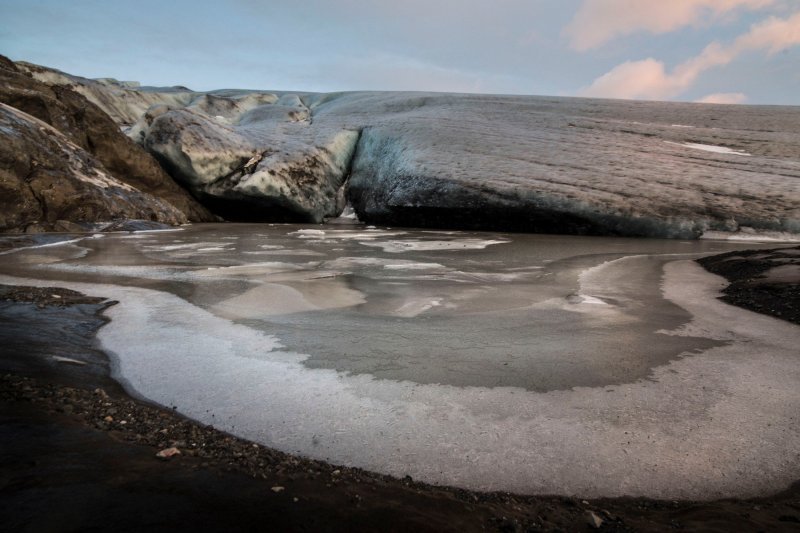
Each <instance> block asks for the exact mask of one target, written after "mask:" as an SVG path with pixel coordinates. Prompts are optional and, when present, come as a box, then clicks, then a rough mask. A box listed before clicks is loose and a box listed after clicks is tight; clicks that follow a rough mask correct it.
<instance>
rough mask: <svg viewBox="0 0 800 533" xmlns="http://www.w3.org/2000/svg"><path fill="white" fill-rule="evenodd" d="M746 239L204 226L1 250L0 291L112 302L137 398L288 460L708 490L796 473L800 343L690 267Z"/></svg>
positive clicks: (462, 479)
mask: <svg viewBox="0 0 800 533" xmlns="http://www.w3.org/2000/svg"><path fill="white" fill-rule="evenodd" d="M754 246H756V245H754V244H752V243H748V244H742V243H726V242H720V241H663V240H641V239H639V240H635V239H616V238H596V237H594V238H591V237H561V236H541V235H521V234H514V235H512V234H485V233H464V232H436V231H412V230H404V229H377V228H375V229H369V228H363V227H344V226H338V227H337V226H313V227H303V226H285V225H275V226H265V225H228V224H226V225H198V226H194V227H191V228H187V229H184V230H182V231H175V232H163V233H143V234H118V235H107V236H104V237H102V238H95V239H91V238H90V239H84V240H82V241H78V242H73V243H70V244H66V245H63V246H50V247H47V248H33V249H28V250H23V251H19V252H16V253H12V254H6V255H4V256H0V265H1V267H0V270H2V273H3V274H6V275H7V276H3V277H2V278H0V281H2V282H5V283H12V282H13V283H33V282H31V279H36V280H38V281H36V282H35V283H37V284H43V285H54V284H55V285H61V286H66V287H70V288H74V289H78V290H81V291H83V292H86V293H89V294H93V295H103V296H107V297H110V298H114V299H117V300H120V302H121V304H120V305H118V306H115V307H113V308H111V309H110V311H108V315H109V316H110V317H111V318H112V322H111V323H110V324H109V325H107V326H105V327H104V328H103V329H102V330H101V331H100V335H99V338H100V341H101V343H102V344H103V347H104V348H105V349H106V350H108V351H109V352H111V354H112V355H113V357H114V359H115V366H116V372H117V374H118V376H117V377H118V378H120V379H121V380H122V381H123V382H124V383H125V384H126V386H127V387H128V389H129V390H130V391H131V392H132V393H134V394H138V395H141V396H143V397H146V398H148V399H151V400H153V401H156V402H158V403H161V404H163V405H166V406H176V407H177V408H178V410H179V411H180V412H182V413H184V414H186V415H187V416H190V417H192V418H195V419H198V420H201V421H203V422H206V423H211V424H213V425H215V426H217V427H219V428H220V429H223V430H227V431H231V432H232V433H236V434H238V435H241V436H244V437H247V438H250V439H253V440H255V441H258V442H262V443H264V444H267V445H270V446H274V447H276V448H279V449H281V450H285V451H290V452H298V453H301V454H303V455H308V456H312V457H316V458H322V459H328V460H331V461H333V462H335V463H342V464H348V465H353V466H361V467H364V468H368V469H370V470H375V471H380V472H385V473H390V474H394V475H398V476H404V475H411V476H413V477H414V478H417V479H421V480H425V481H429V482H434V483H445V484H452V485H458V486H464V487H469V488H476V489H485V490H511V491H517V492H526V493H559V494H576V495H581V496H587V497H588V496H615V495H623V494H633V495H647V496H655V497H664V498H678V497H691V498H713V497H719V496H746V495H754V494H763V493H767V492H774V491H777V490H780V489H781V488H784V487H785V486H786V485H788V484H789V483H790V482H792V481H795V480H796V479H798V478H800V461H798V458H799V457H800V423H798V421H797V415H796V413H797V412H800V405H799V404H800V398H798V395H797V393H796V391H797V390H798V385H800V365H798V355H797V350H796V346H797V345H798V341H800V328H798V327H797V326H793V325H791V324H788V323H784V322H781V321H778V320H775V319H772V318H768V317H763V316H760V315H756V314H753V313H750V312H747V311H743V310H740V309H736V308H733V307H730V306H728V305H726V304H723V303H721V302H718V301H716V300H715V299H714V295H715V292H716V290H717V289H718V288H719V287H720V286H723V285H724V283H721V282H720V280H719V278H716V277H714V276H711V275H709V274H707V273H705V272H704V271H703V270H702V269H700V267H698V266H696V265H695V264H694V263H692V262H690V261H687V260H688V259H691V258H695V257H698V256H699V255H700V254H704V253H713V252H722V251H729V250H734V249H737V248H741V249H743V248H752V247H754ZM772 246H774V243H773V244H772ZM9 276H14V278H11V277H9ZM20 278H28V279H25V280H21V279H20Z"/></svg>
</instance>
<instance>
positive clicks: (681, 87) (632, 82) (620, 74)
mask: <svg viewBox="0 0 800 533" xmlns="http://www.w3.org/2000/svg"><path fill="white" fill-rule="evenodd" d="M796 45H800V12H797V13H795V14H794V15H792V16H790V17H789V18H786V19H780V18H776V17H770V18H768V19H767V20H765V21H763V22H760V23H758V24H755V25H753V26H752V27H751V28H750V31H748V32H747V33H745V34H743V35H741V36H739V37H738V38H737V39H736V40H735V41H734V42H733V43H731V44H730V45H727V46H725V45H722V44H720V43H717V42H714V43H711V44H710V45H708V46H707V47H706V48H705V49H704V50H703V51H702V52H701V53H700V54H699V55H697V56H695V57H693V58H691V59H689V60H687V61H684V62H683V63H681V64H680V65H678V66H676V67H675V68H674V69H672V70H671V71H669V72H668V71H667V69H666V67H665V65H664V63H663V62H661V61H657V60H655V59H653V58H648V59H644V60H640V61H627V62H625V63H622V64H621V65H617V66H616V67H614V68H613V69H611V70H610V71H608V72H607V73H605V74H603V75H602V76H600V77H599V78H597V79H596V80H595V81H594V83H592V85H590V86H589V87H588V88H586V89H584V90H582V91H580V94H581V95H582V96H594V97H601V98H626V99H645V100H665V99H669V98H673V97H675V96H677V95H679V94H680V93H682V92H683V91H685V90H686V89H688V88H689V87H690V86H691V85H692V84H693V83H694V82H695V80H697V78H698V77H699V76H700V75H701V74H702V73H703V72H705V71H707V70H709V69H711V68H713V67H718V66H722V65H727V64H728V63H730V62H732V61H733V60H734V59H736V57H738V56H739V55H740V54H742V53H744V52H747V51H753V50H762V51H765V52H767V54H775V53H776V52H779V51H781V50H784V49H786V48H789V47H791V46H796Z"/></svg>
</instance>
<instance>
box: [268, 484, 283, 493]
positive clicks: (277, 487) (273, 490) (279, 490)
mask: <svg viewBox="0 0 800 533" xmlns="http://www.w3.org/2000/svg"><path fill="white" fill-rule="evenodd" d="M270 490H271V491H272V492H274V493H275V494H277V493H279V492H283V491H284V490H285V487H281V486H280V485H275V486H274V487H272V488H271V489H270Z"/></svg>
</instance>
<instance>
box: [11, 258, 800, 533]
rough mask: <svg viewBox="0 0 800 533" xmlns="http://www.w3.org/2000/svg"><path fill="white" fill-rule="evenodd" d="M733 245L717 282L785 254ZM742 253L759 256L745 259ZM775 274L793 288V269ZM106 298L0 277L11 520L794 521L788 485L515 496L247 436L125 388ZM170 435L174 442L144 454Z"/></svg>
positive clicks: (151, 525) (51, 523) (284, 524)
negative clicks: (741, 491) (102, 343)
mask: <svg viewBox="0 0 800 533" xmlns="http://www.w3.org/2000/svg"><path fill="white" fill-rule="evenodd" d="M748 254H749V253H742V252H736V256H735V257H734V258H733V260H732V259H731V258H730V257H728V258H723V259H718V260H717V263H718V264H722V265H724V268H725V269H726V270H724V271H721V270H719V269H718V270H717V272H718V273H721V274H724V275H726V277H728V278H729V280H731V281H733V284H732V287H733V286H734V285H735V284H736V283H737V282H744V280H750V281H748V282H747V287H748V290H749V288H751V287H752V286H758V285H770V287H771V286H772V285H775V283H774V281H775V280H774V279H770V278H758V279H760V281H758V282H756V283H753V280H754V279H756V278H757V276H760V275H763V274H764V273H765V272H768V271H769V270H770V269H771V268H772V267H774V266H775V264H774V263H775V261H774V259H778V260H779V261H778V262H779V263H780V265H781V266H782V265H784V264H786V263H787V261H786V260H785V259H786V255H787V254H786V252H785V251H781V250H776V251H759V252H757V253H756V252H754V253H753V254H750V255H748ZM769 254H777V255H774V256H770V255H769ZM726 255H731V256H732V255H733V254H726ZM788 255H789V256H792V253H789V254H788ZM716 257H721V256H716ZM794 257H795V258H797V256H796V255H795V256H794ZM710 259H714V258H710ZM753 261H761V262H762V263H763V262H765V261H766V262H769V263H770V264H771V265H772V266H771V267H769V268H762V269H761V270H760V271H759V272H757V273H754V271H753V270H752V269H751V267H749V266H748V264H749V262H753ZM702 263H703V264H704V266H706V267H707V268H709V267H708V266H707V265H706V263H709V264H711V263H713V261H709V260H704V261H703V262H702ZM793 264H794V263H793ZM762 266H763V265H762ZM713 268H714V267H713V266H712V267H711V268H709V270H711V271H712V272H714V269H713ZM783 270H784V271H785V270H787V269H783ZM764 279H768V280H769V282H766V283H765V282H764ZM781 283H783V285H781V286H780V289H781V290H783V289H785V288H787V287H788V288H789V290H790V292H791V291H792V290H794V291H795V292H794V293H791V294H797V290H798V287H799V286H800V284H798V282H797V281H794V282H791V281H789V282H786V281H783V280H782V281H781ZM773 289H774V287H772V288H770V289H769V290H766V291H764V290H762V291H761V292H762V294H764V296H762V297H761V300H759V301H760V302H761V304H762V306H763V305H767V307H770V309H774V310H777V311H778V312H779V313H781V315H777V316H780V317H781V318H786V317H790V316H793V315H791V312H790V309H789V310H788V311H787V308H786V306H787V305H788V306H789V308H791V306H792V305H795V304H794V303H793V302H794V300H792V298H777V299H776V298H775V297H774V296H773V297H772V301H771V302H770V301H769V299H770V297H771V296H770V295H771V294H774V293H773V292H770V291H772V290H773ZM744 292H746V291H743V290H742V291H739V292H738V293H737V292H734V294H743V293H744ZM750 292H752V291H750ZM750 292H748V294H750ZM784 292H785V291H784ZM784 292H781V293H779V294H784ZM787 294H788V293H787ZM784 300H785V301H784ZM787 302H788V304H787ZM113 303H114V302H109V301H106V300H105V299H103V298H94V297H86V296H83V295H80V294H79V293H75V292H74V291H68V290H65V289H47V288H45V289H36V288H20V287H3V288H0V318H2V321H0V376H2V377H1V378H0V397H2V400H3V401H2V407H1V408H0V417H2V420H3V422H2V424H0V431H2V433H3V435H2V439H3V442H4V450H3V452H2V455H3V467H2V480H3V481H2V485H0V496H2V498H1V499H0V500H1V501H2V503H0V516H2V517H3V522H4V523H5V524H8V525H9V526H10V527H11V528H12V529H13V530H16V531H43V530H45V531H68V530H77V529H90V528H100V529H113V530H122V531H137V530H144V529H147V530H148V531H152V530H161V531H181V530H197V529H203V530H219V531H223V530H224V531H236V530H253V529H256V528H257V529H266V530H273V529H275V530H281V531H303V530H315V531H318V530H322V531H341V530H348V531H352V530H376V529H380V530H388V531H405V530H409V529H412V528H413V529H417V530H422V531H434V530H436V531H485V530H489V531H492V530H499V531H575V530H587V529H593V528H594V527H595V526H598V527H599V528H600V529H601V530H607V531H667V530H669V531H672V530H676V529H689V530H693V531H694V530H696V531H727V530H731V529H734V528H735V529H737V530H740V531H760V530H770V531H784V530H785V531H797V530H798V529H800V483H795V484H794V485H793V486H792V487H791V488H790V489H788V490H787V491H784V492H782V493H780V494H777V495H774V496H771V497H768V498H758V499H750V500H733V499H731V500H719V501H712V502H691V501H680V502H674V501H657V500H649V499H642V498H616V499H597V500H581V499H575V498H567V497H547V496H520V495H513V494H508V493H477V492H471V491H465V490H460V489H455V488H442V487H434V486H430V485H426V484H421V483H417V482H415V481H413V480H411V479H410V478H406V479H394V478H390V477H388V476H382V475H378V474H373V473H370V472H365V471H362V470H359V469H350V468H345V467H338V466H335V465H330V464H327V463H324V462H320V461H313V460H307V459H304V458H299V457H294V456H291V455H288V454H284V453H281V452H277V451H275V450H270V449H267V448H264V447H261V446H258V445H254V444H253V443H250V442H247V441H244V440H242V439H238V438H236V437H232V436H230V435H228V434H226V433H224V432H221V431H218V430H215V429H213V428H211V427H210V426H204V425H202V424H198V423H195V422H193V421H190V420H187V419H185V418H183V417H181V416H180V415H178V414H176V413H174V412H172V411H171V410H168V409H163V408H160V407H157V406H153V405H150V404H148V403H146V402H141V401H138V400H134V399H131V398H130V397H128V396H127V395H126V394H125V393H124V391H123V390H122V388H121V387H120V386H119V385H118V384H117V383H116V382H115V381H114V380H112V379H111V378H110V377H109V367H108V360H107V358H106V357H105V355H104V354H103V352H102V351H100V350H99V349H98V347H97V345H96V342H95V341H94V333H95V332H96V330H97V329H98V328H99V327H101V326H102V325H103V324H104V323H105V321H106V319H105V318H104V317H103V316H102V311H103V310H104V309H106V308H107V307H108V306H110V305H113ZM732 303H737V302H736V301H732ZM740 305H741V304H740ZM742 306H743V307H747V306H746V305H742ZM752 308H753V307H751V309H752ZM772 314H773V315H774V314H775V313H772ZM54 332H55V333H54ZM169 448H177V449H178V450H180V454H179V455H175V456H173V457H172V458H170V459H159V458H157V457H156V454H157V453H158V452H159V451H162V450H166V449H169Z"/></svg>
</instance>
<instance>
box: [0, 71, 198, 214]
mask: <svg viewBox="0 0 800 533" xmlns="http://www.w3.org/2000/svg"><path fill="white" fill-rule="evenodd" d="M0 102H3V103H5V104H7V105H8V106H11V107H13V108H15V109H18V110H20V111H22V112H24V113H26V114H28V115H31V116H33V117H35V118H37V119H39V120H41V121H43V122H45V123H47V124H49V125H50V126H52V127H53V128H55V129H56V130H58V131H59V132H61V133H62V134H63V135H64V137H65V139H66V140H68V141H69V142H70V143H71V144H72V145H73V146H71V147H69V151H71V152H75V149H79V150H82V151H84V152H85V154H84V155H82V156H81V157H83V158H87V157H88V158H89V159H91V160H92V163H91V164H92V166H94V167H96V168H98V169H99V171H101V172H103V173H107V174H109V175H110V176H111V177H113V178H116V179H118V180H119V181H120V182H121V183H123V184H128V185H130V186H132V187H134V188H135V189H137V191H138V192H139V193H140V194H141V193H146V194H148V195H152V196H154V197H156V198H159V199H161V200H162V201H166V202H168V203H169V204H172V205H173V206H174V207H175V208H176V209H177V210H178V211H179V212H180V213H182V216H180V215H178V216H173V215H169V216H167V217H166V218H165V219H161V218H158V219H157V220H160V221H162V222H167V223H179V222H182V221H185V220H189V221H208V220H212V219H213V216H212V215H211V214H210V213H209V212H208V211H207V210H206V209H205V208H204V207H202V206H201V205H200V204H199V203H197V201H195V200H194V199H193V198H192V197H191V196H190V195H189V194H188V193H187V192H186V191H184V190H183V189H181V188H180V187H179V186H178V185H177V184H176V183H175V182H173V181H172V179H171V178H170V177H169V176H168V175H167V174H166V172H164V170H163V169H162V168H161V167H160V166H159V165H158V163H157V162H156V161H155V160H154V159H153V158H152V156H150V155H149V154H147V153H146V152H145V151H144V150H142V148H141V147H139V146H138V145H137V144H136V143H134V142H133V141H131V140H130V139H129V138H128V137H127V136H126V135H125V134H124V133H122V131H121V130H120V128H119V126H117V124H116V123H115V122H114V121H113V120H111V118H109V117H108V116H107V115H106V114H105V113H103V111H101V110H100V109H99V108H98V107H97V106H95V105H94V104H92V103H91V102H89V101H88V100H86V98H84V97H83V96H81V95H80V94H77V93H75V92H73V91H72V90H70V89H69V88H68V87H65V86H58V85H53V86H49V85H47V84H45V83H42V82H39V81H36V80H35V79H33V78H31V77H30V76H29V75H27V74H25V73H23V72H21V71H20V70H19V69H18V68H17V67H16V65H15V64H14V63H13V62H11V61H9V60H8V59H6V58H0ZM5 116H6V119H7V118H8V113H7V112H6V114H5ZM33 129H36V128H33ZM32 131H33V130H30V131H29V132H28V133H31V132H32ZM26 135H27V134H26ZM6 136H7V132H6V131H5V130H4V132H3V137H4V139H5V138H6ZM47 136H48V138H49V139H50V140H51V141H52V140H54V139H55V137H54V136H53V135H51V134H50V133H48V134H47ZM28 139H29V140H30V137H28ZM40 141H41V140H40ZM40 141H36V142H34V147H33V151H34V152H36V151H37V150H38V149H39V148H41V147H42V146H43V145H42V144H41V142H40ZM18 143H19V137H18V138H17V139H16V140H13V141H12V140H10V139H9V142H8V143H6V146H5V147H4V148H3V152H4V157H5V158H9V157H13V158H15V159H24V158H23V157H22V155H24V154H25V151H23V152H22V153H21V154H18V155H17V156H14V155H12V154H9V153H8V148H9V146H10V144H15V145H17V148H18V149H22V150H27V149H26V148H23V147H22V146H19V144H18ZM57 152H58V151H56V153H57ZM49 159H51V158H49ZM37 161H40V162H41V161H43V159H42V158H41V157H40V158H39V159H37ZM28 167H29V168H28V170H31V168H32V165H28ZM11 168H12V167H10V166H5V167H4V169H6V172H8V169H11ZM49 168H51V169H55V168H57V166H56V165H53V164H50V165H49ZM62 168H63V167H62ZM19 170H20V169H19V167H15V170H14V171H13V173H14V175H15V176H16V177H17V178H23V180H24V178H25V176H26V175H25V174H19V173H18V171H19ZM51 178H52V179H53V180H54V184H55V183H56V182H57V178H56V176H55V175H53V176H51ZM14 181H15V180H13V179H12V178H11V176H8V175H4V179H3V190H4V192H7V194H6V195H4V203H6V204H7V203H8V202H14V203H18V204H19V208H18V209H15V210H13V211H14V212H17V215H18V216H16V222H17V223H19V222H21V221H22V220H26V221H28V222H30V221H31V216H32V215H33V214H34V213H35V212H36V209H34V208H33V206H34V205H35V202H32V200H31V198H30V196H29V193H27V194H26V193H24V192H22V191H19V190H17V187H18V184H16V185H12V182H14ZM54 186H55V185H54ZM23 189H24V187H23ZM15 195H18V196H19V202H15V201H14V200H13V199H14V198H15V197H16V196H15ZM64 201H65V202H66V201H68V199H67V198H64ZM160 203H161V202H160ZM72 210H73V212H64V213H62V214H63V215H65V216H78V214H79V213H80V216H81V218H80V220H82V221H90V220H91V217H92V216H93V215H92V212H94V211H95V208H90V207H86V206H78V205H75V206H73V208H72ZM110 211H114V209H110V210H109V209H106V210H103V209H101V210H99V211H96V215H97V216H99V215H100V214H101V212H104V213H106V214H108V213H109V212H110ZM123 211H127V210H126V209H123ZM148 211H150V213H148ZM159 211H163V208H162V206H160V205H158V206H154V208H153V209H150V210H148V209H145V210H144V211H143V212H142V215H143V216H140V217H136V218H147V219H150V218H151V217H152V216H155V215H153V213H155V212H159ZM11 213H12V211H9V210H5V211H4V216H6V217H9V216H11ZM147 215H149V216H147ZM12 218H14V217H12ZM51 218H52V217H46V218H45V219H43V221H44V222H46V223H52V222H54V221H53V220H50V219H51ZM65 220H70V219H69V218H66V219H65ZM76 220H77V219H76ZM11 222H12V220H8V221H6V225H4V227H5V228H11V227H19V226H18V224H11ZM9 224H11V225H9Z"/></svg>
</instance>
